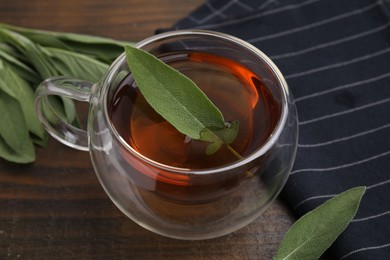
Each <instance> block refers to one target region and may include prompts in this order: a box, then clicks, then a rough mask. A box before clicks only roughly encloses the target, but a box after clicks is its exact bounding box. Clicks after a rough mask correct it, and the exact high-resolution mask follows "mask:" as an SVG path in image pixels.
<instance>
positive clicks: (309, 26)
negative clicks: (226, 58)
mask: <svg viewBox="0 0 390 260" xmlns="http://www.w3.org/2000/svg"><path fill="white" fill-rule="evenodd" d="M379 2H380V1H376V2H375V3H373V4H370V5H367V6H365V7H363V8H360V9H356V10H353V11H350V12H346V13H343V14H339V15H336V16H333V17H331V18H327V19H324V20H320V21H318V22H314V23H310V24H307V25H304V26H300V27H296V28H293V29H288V30H286V31H282V32H277V33H274V34H269V35H264V36H260V37H256V38H253V39H249V40H247V42H250V43H255V42H259V41H264V40H270V39H275V38H278V37H281V36H285V35H289V34H293V33H297V32H301V31H305V30H308V29H312V28H315V27H318V26H322V25H325V24H328V23H331V22H335V21H338V20H342V19H345V18H348V17H351V16H354V15H359V14H362V13H364V12H367V11H369V10H371V9H373V8H375V7H377V6H378V4H379Z"/></svg>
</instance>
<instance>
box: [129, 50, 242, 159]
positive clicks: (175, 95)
mask: <svg viewBox="0 0 390 260" xmlns="http://www.w3.org/2000/svg"><path fill="white" fill-rule="evenodd" d="M125 53H126V60H127V63H128V65H129V67H130V70H131V73H132V75H133V77H134V80H135V82H136V84H137V86H138V87H139V89H140V91H141V93H142V94H143V95H144V97H145V99H146V100H147V102H148V103H149V104H150V105H151V106H152V107H153V108H154V110H155V111H156V112H157V113H159V114H160V115H161V116H162V117H163V118H165V119H166V120H167V121H168V122H169V123H171V124H172V125H173V126H174V127H175V128H176V129H177V130H178V131H180V132H181V133H183V134H185V135H187V136H189V137H191V138H193V139H198V140H203V141H208V142H210V143H211V145H210V148H208V151H207V153H209V154H210V153H213V152H215V151H216V150H218V149H219V147H220V146H221V145H222V143H224V141H225V140H228V139H229V140H230V139H231V138H230V137H229V138H226V136H227V135H231V136H235V135H236V134H237V131H238V124H235V125H236V126H237V127H235V128H232V129H230V130H226V129H227V126H226V125H225V121H224V118H223V115H222V113H221V111H219V110H218V108H217V107H216V106H215V105H214V104H213V103H212V102H211V101H210V99H209V98H208V97H207V96H206V95H205V94H204V93H203V92H202V91H201V90H200V89H199V87H198V86H197V85H196V84H195V83H194V82H193V81H192V80H191V79H189V78H188V77H186V76H185V75H183V74H182V73H180V72H179V71H177V70H175V69H173V68H171V67H170V66H168V65H167V64H165V63H164V62H162V61H161V60H159V59H158V58H156V57H154V56H153V55H151V54H149V53H147V52H146V51H143V50H139V49H137V48H134V47H130V46H126V47H125ZM205 129H208V130H205ZM212 132H215V133H217V132H222V133H223V134H212ZM221 137H223V138H221Z"/></svg>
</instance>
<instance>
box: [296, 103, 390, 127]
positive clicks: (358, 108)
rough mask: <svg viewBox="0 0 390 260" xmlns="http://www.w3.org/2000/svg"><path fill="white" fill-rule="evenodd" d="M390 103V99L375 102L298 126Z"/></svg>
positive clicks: (301, 123)
mask: <svg viewBox="0 0 390 260" xmlns="http://www.w3.org/2000/svg"><path fill="white" fill-rule="evenodd" d="M389 101H390V97H389V98H385V99H382V100H379V101H375V102H372V103H369V104H366V105H363V106H360V107H355V108H352V109H348V110H344V111H341V112H336V113H332V114H327V115H324V116H320V117H316V118H313V119H309V120H305V121H301V122H299V123H298V124H299V125H300V126H301V125H307V124H311V123H315V122H318V121H322V120H325V119H329V118H333V117H337V116H342V115H346V114H350V113H353V112H356V111H360V110H364V109H367V108H371V107H375V106H379V105H382V104H385V103H387V102H389Z"/></svg>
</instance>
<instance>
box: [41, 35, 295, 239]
mask: <svg viewBox="0 0 390 260" xmlns="http://www.w3.org/2000/svg"><path fill="white" fill-rule="evenodd" d="M136 47H137V48H141V49H143V50H146V51H148V52H149V53H151V54H153V55H155V56H158V57H167V56H170V55H171V54H172V55H176V54H177V53H181V54H182V53H190V52H191V53H198V52H200V53H207V55H212V56H213V57H222V58H223V59H227V60H230V61H233V62H234V63H235V64H240V66H242V67H245V68H246V69H247V70H248V71H250V72H251V74H250V75H254V76H250V77H252V78H249V79H248V80H252V81H253V82H254V84H257V83H256V82H255V81H258V80H259V79H260V80H261V84H262V86H263V87H264V89H266V90H267V93H268V94H269V96H270V98H271V99H272V102H273V106H274V109H275V111H277V112H275V114H274V116H275V118H276V120H274V123H273V125H272V128H271V130H270V132H269V133H268V134H267V136H263V137H262V141H258V140H257V141H256V140H252V141H251V142H253V144H252V148H251V150H250V151H247V152H246V153H244V154H242V155H239V156H238V157H237V160H235V161H232V162H229V163H226V164H222V165H218V166H215V167H203V168H202V167H198V168H196V169H192V168H184V167H178V166H175V165H167V164H165V163H163V162H159V161H156V160H154V159H153V158H149V157H148V156H147V155H145V154H142V153H141V152H140V151H139V150H138V149H136V148H135V147H134V146H132V145H131V144H130V143H129V142H128V140H127V138H125V137H124V136H123V135H122V134H121V131H120V130H119V129H118V128H117V126H116V125H115V124H114V123H113V122H112V118H111V114H110V113H111V112H110V105H111V104H112V102H113V99H114V97H115V95H116V94H117V92H118V88H119V86H121V83H122V82H123V81H124V80H125V79H126V78H128V77H129V75H131V71H130V69H129V67H128V65H127V63H126V59H125V55H124V54H122V55H121V56H119V57H118V58H117V59H116V60H115V61H114V62H113V64H112V65H111V66H110V68H109V69H108V71H107V73H106V75H105V76H104V77H103V78H102V79H101V81H99V82H96V83H91V82H88V81H84V80H82V79H72V78H67V77H54V78H49V79H47V80H45V81H44V82H42V83H41V85H40V86H39V87H38V89H37V92H36V111H37V114H38V116H39V118H40V120H41V122H42V123H43V124H44V126H45V128H46V129H47V131H48V132H49V133H50V134H51V135H52V136H53V137H54V138H55V139H57V140H59V141H60V142H62V143H64V144H65V145H67V146H70V147H73V148H75V149H79V150H84V151H89V153H90V156H91V160H92V163H93V167H94V170H95V172H96V175H97V177H98V178H99V181H100V183H101V185H102V186H103V188H104V190H105V192H106V193H107V194H108V196H109V197H110V199H111V200H112V201H113V202H114V204H115V205H116V206H117V207H118V208H119V209H120V210H121V211H122V212H123V213H124V214H125V215H126V216H128V217H129V218H130V219H132V220H133V221H134V222H136V223H138V224H139V225H140V226H142V227H144V228H146V229H148V230H150V231H153V232H155V233H158V234H161V235H164V236H167V237H172V238H178V239H187V240H197V239H209V238H214V237H218V236H222V235H226V234H228V233H231V232H233V231H235V230H237V229H239V228H242V227H244V226H245V225H247V224H249V223H250V222H252V221H253V220H255V219H256V218H257V217H259V215H260V214H261V213H262V212H263V211H264V210H265V209H266V208H267V207H268V206H269V205H270V204H271V203H272V202H273V201H274V200H275V198H276V197H277V196H278V194H279V193H280V191H281V190H282V188H283V186H284V184H285V182H286V180H287V178H288V175H289V172H290V171H291V168H292V165H293V162H294V159H295V153H296V147H297V132H298V126H297V115H296V108H295V104H294V101H293V98H292V95H291V93H290V90H289V88H288V86H287V83H286V81H285V79H284V77H283V75H282V74H281V72H280V71H279V69H278V68H277V67H276V66H275V64H274V63H273V62H272V61H271V60H270V59H269V58H268V57H267V56H266V55H265V54H264V53H262V52H261V51H260V50H258V49H257V48H255V47H254V46H252V45H250V44H248V43H247V42H245V41H243V40H240V39H238V38H236V37H233V36H230V35H226V34H222V33H217V32H212V31H203V30H182V31H173V32H167V33H162V34H158V35H155V36H152V37H150V38H148V39H145V40H143V41H141V42H139V43H138V44H136ZM172 55H171V56H172ZM222 65H223V64H221V66H222ZM179 70H180V68H179ZM184 72H185V71H183V73H184ZM233 77H234V75H233ZM248 77H249V76H248ZM218 91H219V89H218V86H215V91H214V92H215V93H218ZM257 94H258V95H261V94H262V93H257ZM50 95H57V96H64V97H68V98H72V99H75V100H79V101H84V102H88V103H89V114H88V122H87V130H86V131H85V130H82V129H78V128H76V127H74V126H72V125H70V124H68V123H66V122H65V121H63V120H62V119H61V118H60V117H58V118H57V120H54V121H53V120H50V121H49V120H48V119H47V117H46V115H45V113H44V109H42V106H43V105H48V96H50ZM221 95H222V94H221ZM217 96H218V94H217ZM259 100H262V99H261V98H260V99H259ZM260 102H261V101H258V103H259V104H257V103H255V104H253V107H256V106H258V105H260ZM264 113H269V111H265V112H264ZM263 122H264V118H253V119H252V121H251V124H253V126H254V129H255V130H254V131H256V129H259V128H261V124H262V123H263ZM130 124H131V121H130ZM242 138H243V139H245V135H244V136H243V137H242ZM148 145H150V146H151V147H152V146H153V145H154V143H153V142H150V143H149V144H148ZM197 163H199V162H197ZM200 165H201V162H200Z"/></svg>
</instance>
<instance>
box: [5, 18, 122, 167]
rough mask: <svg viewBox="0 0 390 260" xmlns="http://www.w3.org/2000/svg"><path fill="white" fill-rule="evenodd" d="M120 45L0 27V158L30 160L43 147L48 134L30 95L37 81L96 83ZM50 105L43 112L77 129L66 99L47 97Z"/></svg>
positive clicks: (100, 40)
mask: <svg viewBox="0 0 390 260" xmlns="http://www.w3.org/2000/svg"><path fill="white" fill-rule="evenodd" d="M124 44H125V43H124V42H120V41H115V40H111V39H106V38H102V37H95V36H88V35H80V34H72V33H63V32H58V33H57V32H49V31H42V30H33V29H27V28H21V27H16V26H12V25H7V24H0V111H1V114H2V120H1V121H2V123H0V157H2V158H4V159H6V160H8V161H12V162H16V163H29V162H33V161H34V160H35V149H34V145H33V144H36V145H40V146H45V145H46V142H47V140H48V136H47V133H46V132H45V131H44V129H43V127H42V126H41V124H40V123H39V121H38V118H37V116H36V115H35V113H34V106H33V100H34V95H33V92H34V90H35V88H36V87H37V86H38V84H39V83H40V82H41V81H43V80H44V79H46V78H48V77H52V76H69V77H75V78H82V79H85V80H89V81H91V82H96V81H98V80H99V79H101V77H102V76H103V75H104V73H105V71H106V70H107V68H108V66H109V64H111V63H112V61H113V60H114V59H115V58H116V57H118V56H119V55H120V54H121V53H122V52H123V46H124ZM127 44H129V43H127ZM49 102H50V107H45V108H44V111H45V112H47V113H49V114H50V113H55V114H57V115H58V116H59V117H60V118H61V119H62V120H65V121H67V122H69V123H71V124H73V125H76V126H77V125H78V120H77V113H76V110H75V106H74V104H73V102H72V101H71V100H70V99H67V98H63V97H50V98H49ZM48 117H49V120H50V116H48ZM6 118H7V120H6ZM52 118H57V117H52Z"/></svg>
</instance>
